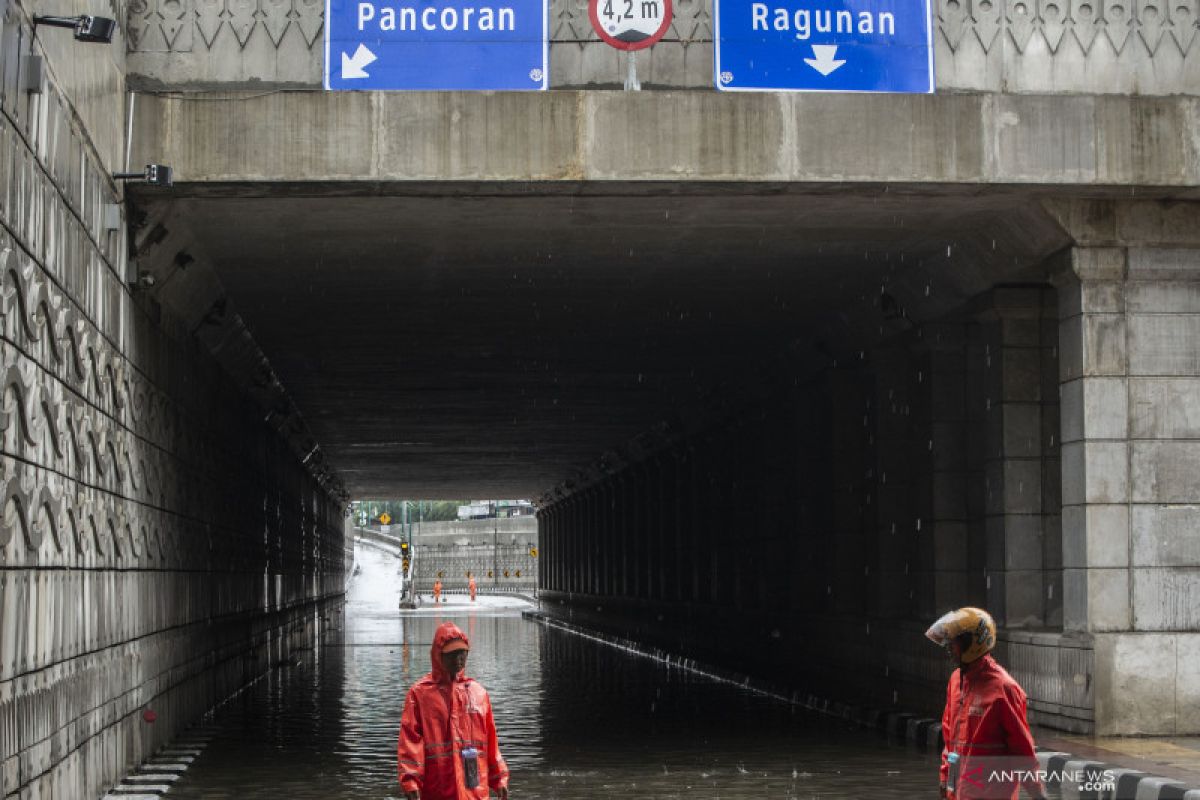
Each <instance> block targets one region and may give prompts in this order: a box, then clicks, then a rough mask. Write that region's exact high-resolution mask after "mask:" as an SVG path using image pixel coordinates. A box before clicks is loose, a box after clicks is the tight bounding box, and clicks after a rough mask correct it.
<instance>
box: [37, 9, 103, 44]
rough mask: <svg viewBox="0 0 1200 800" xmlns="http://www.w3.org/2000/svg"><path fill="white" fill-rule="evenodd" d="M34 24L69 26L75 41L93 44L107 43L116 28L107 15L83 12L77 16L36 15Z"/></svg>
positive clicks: (57, 26)
mask: <svg viewBox="0 0 1200 800" xmlns="http://www.w3.org/2000/svg"><path fill="white" fill-rule="evenodd" d="M33 24H34V26H35V27H36V26H38V25H48V26H50V27H52V28H71V29H73V30H74V32H75V41H77V42H89V43H93V44H108V43H109V42H111V41H112V38H113V34H114V33H115V32H116V30H117V21H116V20H115V19H109V18H108V17H94V16H92V15H91V14H83V15H81V16H78V17H52V16H45V15H36V16H34V18H33Z"/></svg>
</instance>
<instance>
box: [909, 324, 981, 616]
mask: <svg viewBox="0 0 1200 800" xmlns="http://www.w3.org/2000/svg"><path fill="white" fill-rule="evenodd" d="M922 344H923V345H924V348H925V350H926V353H927V357H926V360H925V369H926V371H927V379H926V383H927V389H926V391H927V393H928V398H929V423H928V433H929V438H928V440H927V442H926V443H925V444H926V449H927V450H928V452H929V454H930V461H929V469H930V492H931V494H932V497H931V503H930V519H929V527H928V534H927V535H923V536H921V538H920V544H921V550H920V553H919V559H920V569H919V571H918V581H917V585H918V587H919V588H918V603H917V613H918V615H919V616H920V618H922V619H928V618H931V617H933V616H935V615H936V613H937V612H938V611H945V610H948V609H950V608H954V607H958V606H962V605H966V604H967V602H968V601H969V594H968V591H967V574H968V573H967V568H968V560H967V558H968V542H969V537H968V520H969V517H968V511H967V507H968V491H967V485H968V471H967V449H968V445H967V442H968V422H967V369H966V367H967V364H966V361H967V353H966V344H967V342H966V326H965V325H963V324H944V325H927V326H925V327H924V329H923V331H922ZM922 533H923V534H924V533H925V529H924V527H923V528H922ZM926 576H928V578H927V579H925V578H926ZM921 586H927V587H928V589H927V590H925V591H922V590H921V589H920V587H921Z"/></svg>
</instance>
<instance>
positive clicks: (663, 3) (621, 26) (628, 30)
mask: <svg viewBox="0 0 1200 800" xmlns="http://www.w3.org/2000/svg"><path fill="white" fill-rule="evenodd" d="M671 14H672V8H671V0H588V16H589V17H590V18H591V20H592V27H593V28H594V29H595V30H596V33H598V34H600V38H601V39H603V40H604V41H606V42H608V43H609V44H610V45H612V46H613V47H615V48H617V49H618V50H641V49H643V48H646V47H649V46H650V45H652V44H654V43H655V42H657V41H658V40H659V39H661V38H662V37H663V34H665V33H666V32H667V28H669V27H671Z"/></svg>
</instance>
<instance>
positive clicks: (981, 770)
mask: <svg viewBox="0 0 1200 800" xmlns="http://www.w3.org/2000/svg"><path fill="white" fill-rule="evenodd" d="M925 635H926V636H927V637H928V638H929V639H930V640H931V641H932V642H933V643H934V644H937V645H940V646H941V647H944V648H946V652H947V655H949V656H950V658H951V659H952V660H953V661H954V662H955V663H956V664H958V669H956V670H955V671H954V673H953V674H952V675H951V676H950V683H949V684H948V685H947V687H946V710H945V711H944V712H943V714H942V737H943V739H944V740H945V743H946V744H945V747H944V748H943V750H942V769H941V796H942V797H944V798H952V800H975V798H996V799H997V800H999V799H1000V798H1005V800H1008V799H1009V798H1016V797H1017V795H1018V790H1019V789H1020V788H1022V787H1023V788H1024V789H1025V791H1026V792H1027V793H1028V794H1029V796H1030V797H1033V798H1039V799H1040V798H1044V797H1045V794H1044V793H1043V790H1042V785H1041V782H1040V781H1039V780H1038V779H1037V777H1036V772H1037V770H1038V762H1037V757H1036V756H1035V755H1034V747H1033V735H1032V734H1031V733H1030V732H1029V723H1028V722H1027V721H1026V719H1025V692H1024V690H1022V689H1021V687H1020V685H1018V684H1017V682H1016V681H1015V680H1013V678H1012V676H1011V675H1009V674H1008V672H1006V671H1005V669H1004V667H1002V666H1000V665H999V664H997V663H996V660H995V659H994V658H992V656H991V655H990V653H991V651H992V648H994V647H995V646H996V623H995V622H993V621H992V618H991V616H990V615H989V614H988V613H987V612H986V611H984V610H983V609H979V608H960V609H958V610H957V611H951V612H950V613H949V614H946V615H945V616H944V617H942V618H941V619H939V620H938V621H937V622H935V623H933V626H932V627H930V629H929V630H928V631H926V633H925Z"/></svg>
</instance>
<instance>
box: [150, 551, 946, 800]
mask: <svg viewBox="0 0 1200 800" xmlns="http://www.w3.org/2000/svg"><path fill="white" fill-rule="evenodd" d="M358 558H359V563H360V564H361V566H362V568H363V570H362V574H360V575H359V576H358V577H356V578H355V580H354V582H353V584H352V585H351V587H350V591H349V594H348V597H347V610H346V636H345V643H344V644H337V645H327V646H325V647H322V648H320V649H319V650H317V651H315V652H313V653H309V654H305V655H304V656H302V657H301V659H300V662H299V663H298V664H296V665H294V666H289V667H283V668H281V669H279V670H276V671H275V672H274V673H273V675H272V676H271V677H270V678H266V679H263V680H261V681H259V682H258V683H257V684H255V685H254V686H253V687H252V688H250V689H249V690H247V691H246V692H243V693H242V694H241V695H240V696H239V697H238V698H236V699H234V700H233V701H231V702H229V703H227V704H226V705H225V706H224V707H223V708H222V709H221V710H220V711H219V712H218V713H217V714H216V715H215V717H214V719H213V720H212V739H211V741H210V743H209V745H208V746H207V747H206V748H205V749H204V751H203V752H202V753H201V755H200V756H199V757H198V758H196V760H195V763H193V764H192V766H191V768H190V769H189V770H188V771H187V772H185V773H184V774H183V776H182V777H181V778H180V780H179V781H178V783H176V785H175V786H174V787H173V789H172V791H171V792H170V796H171V797H174V798H181V799H195V800H201V799H203V800H217V799H218V798H239V800H246V799H247V798H255V799H257V798H264V799H265V798H272V799H274V798H293V799H294V800H309V799H310V798H311V799H312V800H317V799H318V798H319V799H320V800H341V799H342V798H347V799H349V798H355V799H356V800H358V799H359V798H380V799H381V800H382V798H399V797H403V794H402V792H401V791H400V787H399V784H398V782H397V778H396V735H397V728H398V724H399V719H400V712H401V709H402V707H403V704H404V695H405V692H406V691H407V688H408V686H409V685H410V684H411V683H412V682H413V681H415V680H417V679H418V678H420V677H421V675H423V674H424V673H425V672H428V671H429V668H430V661H429V645H430V641H431V640H432V635H433V630H434V628H435V627H436V626H437V625H438V624H439V623H441V622H442V621H444V620H446V619H449V620H453V621H454V622H455V623H457V624H458V625H459V626H460V627H462V628H463V629H464V630H466V631H467V633H468V636H469V637H470V639H471V642H472V650H471V656H470V662H469V663H468V665H467V671H468V674H470V675H472V676H473V677H475V678H476V679H478V680H480V681H482V683H483V684H484V686H486V687H487V689H488V691H489V692H490V694H491V697H492V705H493V707H494V709H495V714H496V724H497V728H498V729H499V732H500V743H501V750H502V752H503V754H504V756H505V758H506V759H507V761H508V764H509V769H510V770H511V772H512V777H511V783H510V793H511V796H512V797H513V798H546V799H547V800H549V799H550V798H557V799H560V800H582V799H583V798H588V799H589V800H590V799H591V798H601V797H610V796H617V795H624V796H628V797H636V798H663V799H664V800H665V799H666V798H680V799H681V800H682V799H683V798H687V799H688V800H692V799H693V798H712V799H714V800H715V798H722V799H723V800H736V799H738V798H756V799H757V800H761V799H762V798H838V797H845V798H934V797H937V758H936V756H934V755H932V754H927V753H922V752H920V751H918V750H916V749H914V748H912V747H909V746H905V745H902V744H894V743H889V742H887V741H886V740H885V739H883V738H882V737H881V736H880V735H879V734H877V733H875V732H873V731H864V730H859V729H855V728H850V727H848V726H847V724H846V723H845V722H842V721H840V720H834V719H831V718H828V717H821V716H818V715H813V714H811V713H809V712H805V711H802V710H798V709H794V708H792V707H790V706H788V705H787V704H784V703H781V702H779V701H777V700H774V699H771V698H767V697H764V696H762V695H758V694H755V693H753V692H750V691H748V690H746V689H743V688H741V687H738V686H734V685H731V684H727V683H721V682H717V681H713V680H711V679H709V678H705V677H702V676H699V675H696V674H695V673H691V672H688V671H685V670H682V669H680V668H678V667H670V666H667V665H665V664H663V663H661V662H658V661H655V660H652V659H649V658H644V657H641V656H637V655H633V654H630V653H627V652H624V651H622V650H618V649H616V648H612V647H609V646H607V645H604V644H601V643H598V642H595V641H592V640H590V639H585V638H582V637H579V636H576V635H574V634H571V633H567V632H564V631H560V630H556V629H551V628H547V627H545V626H543V625H540V624H538V623H535V622H531V621H527V620H524V619H522V618H521V616H520V610H521V608H522V607H524V606H523V605H522V604H521V603H520V601H516V600H506V601H498V600H497V601H491V602H487V603H486V604H477V605H476V606H475V607H471V606H470V605H469V604H468V603H466V602H464V601H462V600H458V599H455V600H452V602H451V605H449V606H447V607H445V608H443V609H441V610H433V609H430V608H428V606H427V607H425V608H423V609H422V610H419V611H417V612H403V613H401V612H398V611H397V600H398V598H397V595H396V591H395V588H394V583H393V578H394V575H395V559H394V558H393V557H392V556H390V555H387V554H385V553H381V552H380V551H378V550H375V549H374V548H370V547H362V548H360V550H359V553H358ZM481 600H483V598H481Z"/></svg>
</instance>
